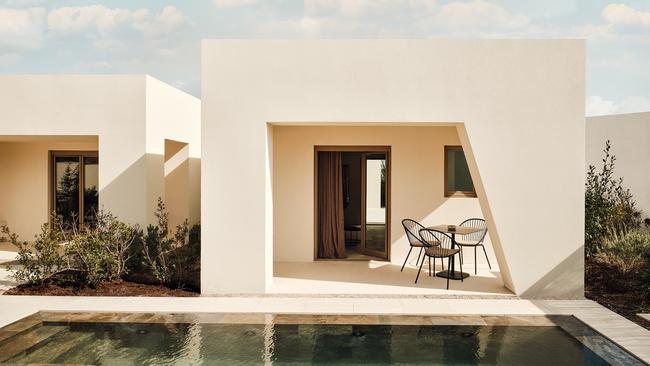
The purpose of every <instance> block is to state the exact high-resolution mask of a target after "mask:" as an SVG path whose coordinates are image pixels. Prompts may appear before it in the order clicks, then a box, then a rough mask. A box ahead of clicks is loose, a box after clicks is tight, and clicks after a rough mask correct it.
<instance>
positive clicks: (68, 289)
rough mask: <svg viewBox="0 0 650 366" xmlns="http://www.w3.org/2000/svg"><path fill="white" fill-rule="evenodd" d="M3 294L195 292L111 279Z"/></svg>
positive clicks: (174, 294)
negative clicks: (94, 282) (92, 286)
mask: <svg viewBox="0 0 650 366" xmlns="http://www.w3.org/2000/svg"><path fill="white" fill-rule="evenodd" d="M4 295H33V296H138V297H142V296H145V297H146V296H149V297H166V296H168V297H193V296H199V294H198V293H197V292H192V291H187V290H179V289H170V288H168V287H165V286H161V285H150V284H149V285H145V284H141V283H135V282H129V281H111V282H105V283H102V284H100V285H98V286H97V287H96V288H90V287H83V288H76V287H73V286H59V285H56V284H44V285H38V286H35V285H19V286H16V287H14V288H11V289H9V290H7V291H6V292H5V293H4Z"/></svg>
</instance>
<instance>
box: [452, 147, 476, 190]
mask: <svg viewBox="0 0 650 366" xmlns="http://www.w3.org/2000/svg"><path fill="white" fill-rule="evenodd" d="M445 197H476V190H475V189H474V182H472V176H471V175H470V173H469V167H468V166H467V160H466V159H465V153H464V152H463V147H462V146H445Z"/></svg>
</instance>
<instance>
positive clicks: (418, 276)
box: [415, 258, 424, 283]
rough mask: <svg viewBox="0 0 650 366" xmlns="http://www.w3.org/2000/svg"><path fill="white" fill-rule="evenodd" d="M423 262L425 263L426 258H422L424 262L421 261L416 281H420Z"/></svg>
mask: <svg viewBox="0 0 650 366" xmlns="http://www.w3.org/2000/svg"><path fill="white" fill-rule="evenodd" d="M423 264H424V258H423V259H422V263H420V269H419V270H418V275H417V276H416V277H415V283H418V278H420V272H422V265H423Z"/></svg>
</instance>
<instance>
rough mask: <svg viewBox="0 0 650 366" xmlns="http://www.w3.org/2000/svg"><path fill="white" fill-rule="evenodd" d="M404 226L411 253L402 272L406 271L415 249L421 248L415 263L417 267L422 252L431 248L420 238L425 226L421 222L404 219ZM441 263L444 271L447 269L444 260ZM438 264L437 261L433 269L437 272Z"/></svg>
mask: <svg viewBox="0 0 650 366" xmlns="http://www.w3.org/2000/svg"><path fill="white" fill-rule="evenodd" d="M402 226H403V227H404V231H405V232H406V238H407V239H408V241H409V245H410V248H409V252H408V254H407V255H406V258H404V264H402V269H400V272H402V271H404V266H405V265H406V262H407V261H408V260H409V256H410V255H411V251H412V250H413V248H414V247H415V248H420V251H419V252H418V260H417V261H416V262H415V265H416V266H417V265H418V263H420V256H421V255H422V250H423V249H424V247H427V246H429V244H427V243H425V242H423V241H422V239H421V238H420V230H422V229H424V226H423V225H422V224H420V223H419V222H417V221H415V220H412V219H404V220H402ZM440 263H441V265H442V269H443V270H444V269H445V264H444V263H443V262H442V259H440ZM429 266H431V263H429ZM435 267H436V263H435V261H434V262H433V268H434V270H435Z"/></svg>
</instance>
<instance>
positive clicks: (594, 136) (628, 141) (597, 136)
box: [586, 112, 650, 218]
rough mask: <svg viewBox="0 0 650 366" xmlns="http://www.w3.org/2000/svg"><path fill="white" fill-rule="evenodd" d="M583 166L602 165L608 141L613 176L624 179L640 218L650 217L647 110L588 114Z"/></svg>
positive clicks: (649, 126)
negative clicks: (612, 162) (613, 158)
mask: <svg viewBox="0 0 650 366" xmlns="http://www.w3.org/2000/svg"><path fill="white" fill-rule="evenodd" d="M586 133H587V155H586V166H587V167H589V165H594V166H595V167H596V168H602V165H603V164H602V159H603V156H604V153H603V149H604V148H605V142H606V141H607V140H609V141H610V142H611V145H612V148H611V153H612V154H614V155H615V156H616V162H615V166H614V175H615V176H616V177H622V178H623V185H624V186H625V187H627V188H629V189H630V191H631V192H632V195H633V196H634V199H635V201H636V204H637V207H638V208H639V209H641V211H642V217H643V218H648V217H650V179H648V172H650V144H649V142H650V112H644V113H628V114H615V115H608V116H594V117H587V132H586Z"/></svg>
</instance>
